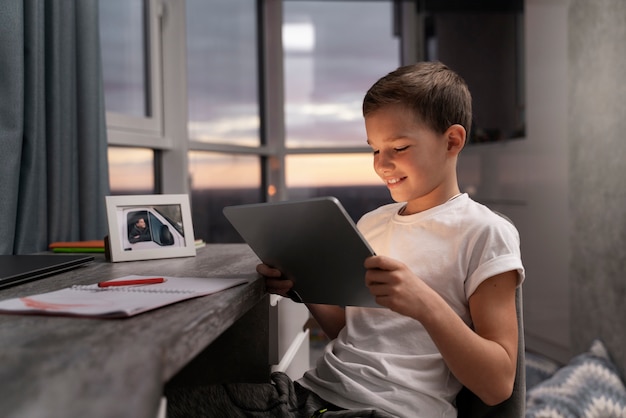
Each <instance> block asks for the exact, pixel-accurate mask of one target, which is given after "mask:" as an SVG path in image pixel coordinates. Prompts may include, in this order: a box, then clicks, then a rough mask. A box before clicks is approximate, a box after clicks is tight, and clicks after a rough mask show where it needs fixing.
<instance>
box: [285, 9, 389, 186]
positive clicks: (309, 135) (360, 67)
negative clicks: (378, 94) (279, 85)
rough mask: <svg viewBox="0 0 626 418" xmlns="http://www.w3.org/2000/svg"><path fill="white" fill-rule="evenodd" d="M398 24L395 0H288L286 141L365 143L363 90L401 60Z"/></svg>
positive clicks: (292, 144)
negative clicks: (394, 21) (362, 112)
mask: <svg viewBox="0 0 626 418" xmlns="http://www.w3.org/2000/svg"><path fill="white" fill-rule="evenodd" d="M357 16H358V18H356V17H357ZM348 22H349V24H348ZM393 29H394V28H393V7H392V3H391V2H390V1H333V2H328V1H286V2H285V3H284V15H283V48H284V65H285V126H286V131H287V146H288V147H346V146H353V147H354V146H356V147H364V146H365V145H366V138H365V130H364V128H363V118H362V116H361V104H362V100H363V96H364V95H365V92H366V91H367V89H368V88H369V87H370V86H371V85H372V84H373V83H374V82H375V81H376V80H378V79H379V78H380V77H381V76H382V75H384V74H386V73H388V72H389V71H391V70H392V69H395V67H397V66H398V65H399V62H400V57H399V51H400V45H399V40H398V38H396V37H394V33H393ZM346 180H347V179H346ZM346 183H347V184H349V180H347V182H346Z"/></svg>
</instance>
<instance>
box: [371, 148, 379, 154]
mask: <svg viewBox="0 0 626 418" xmlns="http://www.w3.org/2000/svg"><path fill="white" fill-rule="evenodd" d="M379 152H380V151H378V150H377V149H373V150H372V154H374V155H376V154H378V153H379Z"/></svg>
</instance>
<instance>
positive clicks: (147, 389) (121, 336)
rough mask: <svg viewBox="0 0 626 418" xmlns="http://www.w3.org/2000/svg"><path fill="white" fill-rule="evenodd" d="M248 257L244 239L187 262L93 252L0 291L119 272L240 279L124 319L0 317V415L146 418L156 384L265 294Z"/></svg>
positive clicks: (1, 295)
mask: <svg viewBox="0 0 626 418" xmlns="http://www.w3.org/2000/svg"><path fill="white" fill-rule="evenodd" d="M257 263H258V259H257V257H256V256H255V255H254V254H253V253H252V251H251V250H250V249H249V247H248V246H246V245H242V244H215V245H208V246H206V247H205V248H202V249H200V250H198V255H197V256H196V257H187V258H175V259H158V260H147V261H133V262H123V263H108V262H106V261H104V259H103V257H97V259H96V261H95V262H93V263H91V264H89V265H87V266H85V267H80V268H78V269H75V270H72V271H69V272H65V273H61V274H58V275H56V276H52V277H49V278H45V279H42V280H38V281H35V282H30V283H25V284H22V285H19V286H15V287H11V288H8V289H4V290H2V291H0V299H1V300H4V299H9V298H13V297H18V296H25V295H29V294H36V293H42V292H48V291H52V290H57V289H61V288H64V287H68V286H70V285H72V284H91V283H96V282H98V281H103V280H108V279H113V278H116V277H120V276H124V275H127V274H141V275H154V274H160V275H170V276H193V277H237V278H241V277H244V278H249V279H250V283H248V284H246V285H242V286H237V287H234V288H232V289H228V290H225V291H223V292H220V293H217V294H214V295H209V296H205V297H201V298H197V299H191V300H188V301H184V302H180V303H178V304H174V305H170V306H166V307H163V308H160V309H157V310H154V311H150V312H146V313H144V314H140V315H138V316H136V317H132V318H128V319H106V320H105V319H91V318H66V317H51V316H25V315H24V316H22V315H0V362H1V366H0V390H1V394H0V411H2V416H3V417H44V416H45V417H85V416H89V417H90V418H94V417H150V418H153V417H155V416H156V414H157V411H158V407H159V402H160V398H161V396H162V393H163V387H164V384H165V383H166V382H167V381H168V380H170V379H171V378H172V377H174V376H175V375H176V374H177V373H178V372H179V371H180V370H181V369H182V368H183V367H184V366H185V365H186V364H187V363H189V362H190V361H191V360H192V359H193V358H194V357H196V356H197V355H198V354H199V353H201V352H202V350H204V349H205V348H206V347H207V346H209V345H210V344H211V343H212V342H213V341H214V340H215V339H216V338H218V336H220V334H222V333H223V332H224V331H225V330H227V329H228V328H229V327H231V325H233V324H234V323H235V321H237V320H238V319H239V318H240V317H242V316H243V315H244V314H246V313H247V312H248V311H249V310H250V309H252V308H253V307H254V306H256V305H257V304H259V302H260V301H263V300H266V298H265V296H266V295H265V292H264V288H263V283H262V281H261V280H259V279H258V276H257V274H256V273H255V270H254V267H255V265H256V264H257ZM260 320H261V321H262V319H260ZM261 328H263V327H262V326H261Z"/></svg>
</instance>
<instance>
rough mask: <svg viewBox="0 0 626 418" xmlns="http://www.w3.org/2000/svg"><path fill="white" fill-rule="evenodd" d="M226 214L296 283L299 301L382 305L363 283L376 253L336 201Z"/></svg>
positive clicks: (274, 204) (267, 260) (258, 250)
mask: <svg viewBox="0 0 626 418" xmlns="http://www.w3.org/2000/svg"><path fill="white" fill-rule="evenodd" d="M223 212H224V215H225V216H226V218H227V219H228V220H229V222H230V223H231V224H232V225H233V227H234V228H235V229H236V230H237V232H238V233H239V235H241V237H242V238H243V239H244V240H245V241H246V242H247V243H248V245H249V246H250V248H252V250H253V251H254V252H255V253H256V255H257V256H258V257H259V258H260V259H261V261H263V262H264V263H265V264H267V265H270V266H273V267H276V268H278V269H279V270H280V271H282V272H283V274H284V275H285V277H287V278H290V279H292V280H293V281H294V283H295V285H294V287H293V289H292V292H291V298H292V299H293V300H295V301H296V302H305V303H320V304H329V305H340V306H364V307H380V305H377V304H376V301H375V300H374V297H373V296H372V295H371V294H370V292H369V290H368V288H367V286H366V285H365V271H366V269H365V267H364V266H363V263H364V262H365V259H366V258H367V257H369V256H371V255H374V251H373V250H372V249H371V248H370V246H369V245H368V243H367V241H365V239H364V238H363V236H362V235H361V233H360V232H359V231H358V230H357V228H356V225H355V224H354V222H353V221H352V219H351V218H350V216H349V215H348V213H347V212H346V210H345V209H344V208H343V206H342V205H341V203H340V202H339V200H337V199H336V198H334V197H321V198H314V199H306V200H291V201H284V202H271V203H257V204H248V205H238V206H227V207H225V208H224V210H223Z"/></svg>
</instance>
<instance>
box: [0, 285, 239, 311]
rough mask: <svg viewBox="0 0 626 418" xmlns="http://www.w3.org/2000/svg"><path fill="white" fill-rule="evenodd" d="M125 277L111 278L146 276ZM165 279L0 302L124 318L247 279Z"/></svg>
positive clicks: (8, 307) (4, 306)
mask: <svg viewBox="0 0 626 418" xmlns="http://www.w3.org/2000/svg"><path fill="white" fill-rule="evenodd" d="M144 278H147V277H146V276H136V275H133V276H125V277H120V278H118V279H114V280H112V281H121V280H130V279H144ZM163 278H164V279H165V282H163V283H158V284H148V285H138V286H112V287H104V288H101V287H98V285H97V284H93V285H75V286H72V287H68V288H65V289H61V290H56V291H54V292H48V293H41V294H38V295H32V296H25V297H20V298H14V299H9V300H4V301H0V312H5V313H21V314H41V315H60V316H87V317H96V318H125V317H129V316H133V315H137V314H139V313H142V312H145V311H149V310H152V309H156V308H160V307H162V306H165V305H170V304H172V303H176V302H179V301H182V300H186V299H191V298H195V297H199V296H205V295H209V294H212V293H217V292H220V291H222V290H225V289H228V288H231V287H234V286H237V285H240V284H242V283H247V282H248V280H246V279H227V278H199V277H166V276H163Z"/></svg>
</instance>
